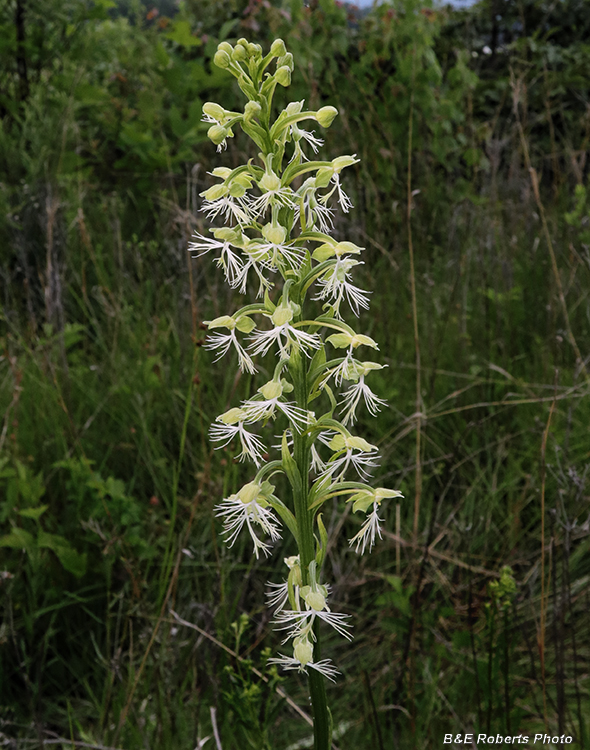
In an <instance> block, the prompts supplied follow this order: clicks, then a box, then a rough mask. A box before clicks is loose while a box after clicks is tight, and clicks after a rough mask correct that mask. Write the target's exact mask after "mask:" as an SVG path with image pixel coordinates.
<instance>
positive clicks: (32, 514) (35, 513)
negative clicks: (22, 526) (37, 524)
mask: <svg viewBox="0 0 590 750" xmlns="http://www.w3.org/2000/svg"><path fill="white" fill-rule="evenodd" d="M47 508H49V505H40V506H39V507H38V508H24V509H23V510H20V511H19V513H18V514H19V516H23V518H32V519H33V520H34V521H37V520H38V519H39V518H41V516H42V515H43V513H45V511H46V510H47Z"/></svg>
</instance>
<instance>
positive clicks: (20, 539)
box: [0, 527, 35, 551]
mask: <svg viewBox="0 0 590 750" xmlns="http://www.w3.org/2000/svg"><path fill="white" fill-rule="evenodd" d="M0 547H11V548H12V549H26V550H27V551H30V550H32V549H34V547H35V540H34V538H33V535H32V534H29V532H28V531H25V530H24V529H19V528H18V527H15V528H14V529H12V531H11V532H10V534H7V535H6V536H3V537H0Z"/></svg>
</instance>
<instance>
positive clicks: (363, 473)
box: [319, 432, 379, 482]
mask: <svg viewBox="0 0 590 750" xmlns="http://www.w3.org/2000/svg"><path fill="white" fill-rule="evenodd" d="M319 440H320V441H321V442H322V443H324V445H327V446H328V448H330V450H331V451H333V455H332V457H331V458H330V459H329V460H328V461H327V462H326V463H325V468H324V470H323V471H322V475H323V476H329V477H331V478H332V480H333V481H336V482H338V481H341V480H342V479H343V478H344V475H345V474H346V471H347V470H348V468H349V467H350V466H352V467H353V468H354V469H355V471H356V472H357V474H358V475H359V477H361V479H365V480H366V479H368V478H369V476H370V471H371V469H374V468H375V467H376V466H377V463H376V461H375V459H376V458H377V457H378V455H379V454H378V451H377V448H376V446H374V445H371V444H370V443H368V442H367V441H366V440H363V438H360V437H354V436H353V435H348V436H347V435H343V434H341V433H336V434H334V433H331V432H323V433H320V435H319Z"/></svg>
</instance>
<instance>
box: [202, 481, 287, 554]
mask: <svg viewBox="0 0 590 750" xmlns="http://www.w3.org/2000/svg"><path fill="white" fill-rule="evenodd" d="M215 511H216V512H215V515H216V516H218V517H220V518H223V519H224V520H223V533H224V534H225V535H226V537H227V540H226V541H227V545H228V547H232V546H233V544H234V542H235V541H236V539H237V537H238V534H239V533H240V531H241V530H242V528H243V527H244V525H246V527H247V528H248V532H249V533H250V537H251V539H252V541H253V542H254V554H255V555H256V557H257V558H258V553H259V551H262V552H263V553H264V554H265V555H267V556H268V555H269V554H270V545H268V544H266V543H265V542H262V541H261V540H260V539H259V538H258V536H257V535H256V532H255V531H254V524H256V525H258V526H260V527H261V529H262V530H263V531H265V532H266V533H267V534H268V536H269V537H270V538H271V541H273V542H275V541H277V540H278V539H280V538H281V535H280V534H279V528H280V524H279V520H278V518H277V517H276V516H275V515H274V513H273V512H272V509H271V508H270V507H269V505H268V502H267V500H266V499H265V497H264V494H263V492H262V488H261V485H259V484H258V483H257V482H250V483H249V484H246V485H244V487H242V489H241V490H240V491H239V492H238V493H236V494H235V495H230V497H228V498H226V499H225V500H223V502H221V503H220V504H219V505H217V506H216V507H215Z"/></svg>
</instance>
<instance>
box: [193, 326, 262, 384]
mask: <svg viewBox="0 0 590 750" xmlns="http://www.w3.org/2000/svg"><path fill="white" fill-rule="evenodd" d="M205 322H206V323H207V325H208V327H209V329H212V328H227V329H228V330H229V333H214V334H213V335H212V336H208V337H207V343H206V344H205V349H210V350H216V349H218V350H219V354H218V355H217V357H216V358H215V361H216V362H217V361H218V360H220V359H221V358H222V357H223V356H225V355H226V354H227V353H228V351H229V350H230V349H231V348H232V346H233V348H234V349H235V350H236V352H237V353H238V365H239V367H240V370H241V371H242V372H244V371H246V372H249V373H250V374H254V373H255V372H256V368H255V367H254V362H252V358H251V357H250V355H249V354H248V353H247V352H246V350H245V349H244V348H243V347H242V345H241V344H240V342H239V341H238V339H237V337H236V329H238V330H239V331H242V332H249V331H251V330H252V329H253V327H254V325H255V324H254V321H253V320H251V318H248V317H246V316H242V317H241V318H238V319H237V320H236V319H235V318H232V317H231V316H230V315H222V316H221V317H220V318H215V320H211V321H205Z"/></svg>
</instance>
